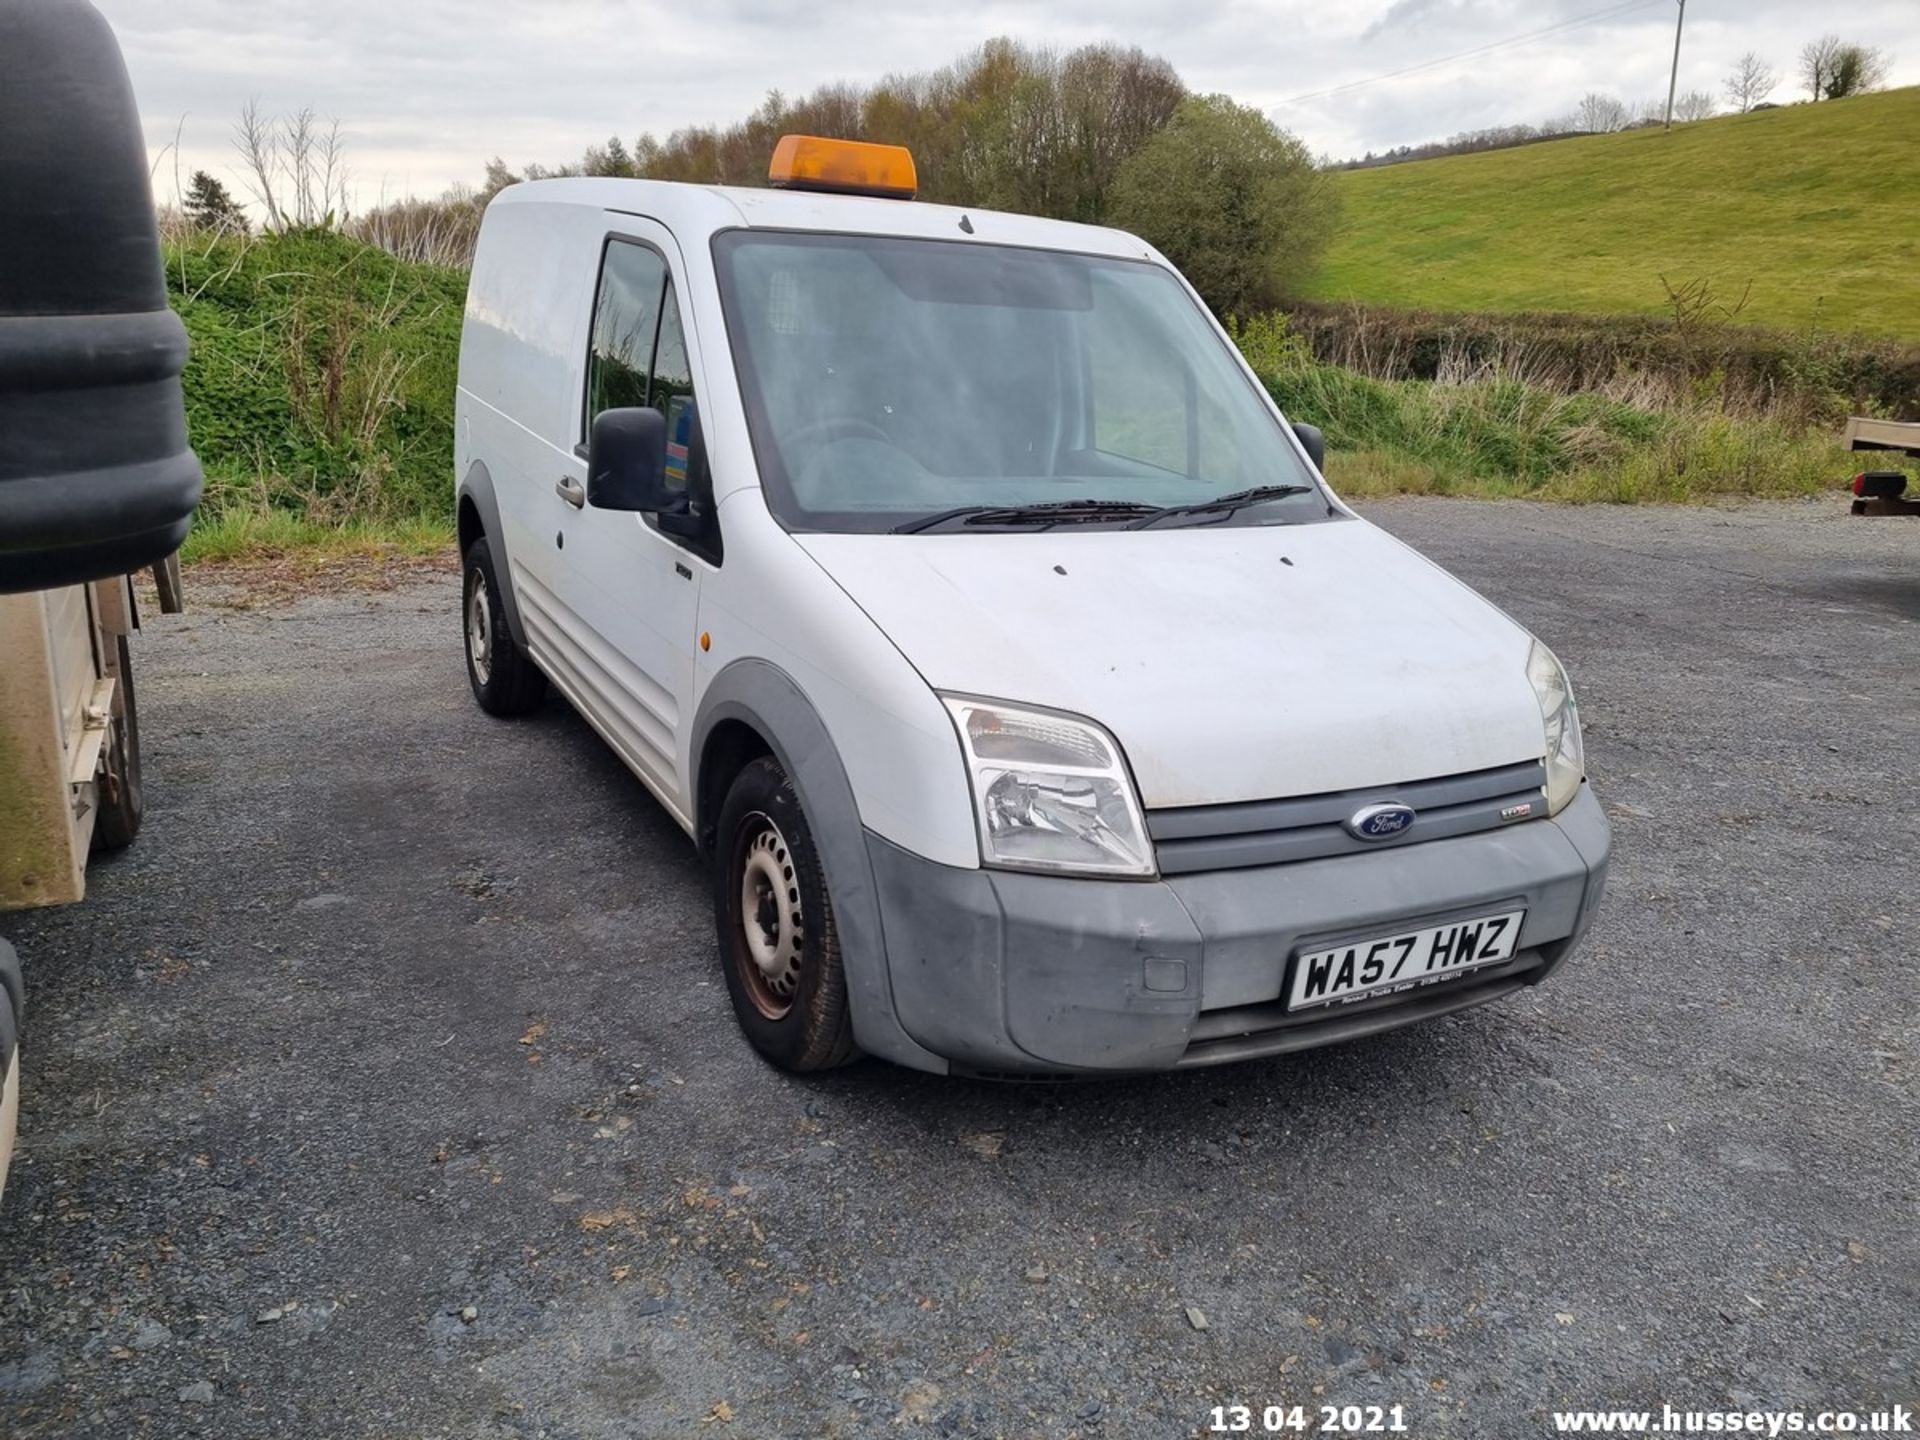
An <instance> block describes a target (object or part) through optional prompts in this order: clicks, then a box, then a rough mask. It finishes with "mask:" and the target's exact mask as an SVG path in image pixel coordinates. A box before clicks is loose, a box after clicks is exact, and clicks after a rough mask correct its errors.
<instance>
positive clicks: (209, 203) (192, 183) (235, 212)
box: [185, 170, 247, 235]
mask: <svg viewBox="0 0 1920 1440" xmlns="http://www.w3.org/2000/svg"><path fill="white" fill-rule="evenodd" d="M185 207H186V212H187V219H188V220H189V221H190V222H192V224H193V225H194V227H195V228H196V229H200V230H230V231H233V232H234V233H235V234H239V235H244V234H246V233H247V212H246V211H244V210H242V209H241V208H240V202H239V201H237V200H235V199H234V198H233V196H232V195H231V194H229V193H228V191H227V187H226V186H225V185H222V184H221V183H220V182H219V180H217V179H216V178H215V177H213V176H212V175H209V174H208V173H207V172H206V171H204V170H196V171H194V172H193V179H191V180H189V181H188V182H187V196H186V201H185Z"/></svg>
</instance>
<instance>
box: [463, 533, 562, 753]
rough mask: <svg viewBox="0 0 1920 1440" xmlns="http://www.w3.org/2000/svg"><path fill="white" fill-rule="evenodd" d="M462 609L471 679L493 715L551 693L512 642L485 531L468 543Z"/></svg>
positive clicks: (516, 710) (524, 707)
mask: <svg viewBox="0 0 1920 1440" xmlns="http://www.w3.org/2000/svg"><path fill="white" fill-rule="evenodd" d="M462 569H463V571H464V577H465V578H464V580H463V581H462V584H461V591H460V614H461V618H462V620H463V621H464V622H465V625H464V628H465V630H466V649H467V682H468V683H469V684H470V685H472V686H473V698H474V699H476V700H478V701H479V702H480V708H481V709H482V710H484V711H486V712H487V713H488V714H489V715H524V714H526V713H527V712H528V711H529V710H531V709H533V708H534V707H535V706H536V705H538V704H539V703H540V702H541V701H542V700H543V699H545V698H546V694H547V677H546V676H544V675H542V674H541V673H540V671H539V668H538V667H537V666H535V665H534V663H533V661H532V660H531V659H530V658H528V656H527V654H526V652H525V651H523V650H522V649H521V648H520V647H519V646H518V645H516V644H514V643H513V635H512V632H510V631H509V630H508V629H507V619H506V611H505V609H504V608H503V607H502V605H501V601H500V578H499V574H498V572H497V571H495V569H494V568H493V552H492V551H491V550H489V549H488V548H487V540H486V537H485V536H484V535H483V536H481V537H480V538H479V539H477V540H475V541H474V542H473V544H471V545H469V546H468V547H467V553H466V558H465V561H464V563H463V566H462Z"/></svg>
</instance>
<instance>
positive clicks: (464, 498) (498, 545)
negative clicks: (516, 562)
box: [454, 460, 527, 650]
mask: <svg viewBox="0 0 1920 1440" xmlns="http://www.w3.org/2000/svg"><path fill="white" fill-rule="evenodd" d="M457 495H458V504H457V507H456V514H455V519H454V524H455V526H456V531H455V533H456V534H457V535H458V537H459V544H460V556H461V560H462V562H463V563H464V561H465V559H466V554H467V549H468V547H469V546H471V545H472V544H473V542H474V541H475V540H478V539H480V538H481V537H483V536H484V537H485V538H486V542H487V548H488V550H490V551H491V552H492V553H493V570H494V580H495V581H496V583H497V584H498V586H499V590H500V609H501V611H502V612H503V613H504V614H505V615H506V617H507V632H508V634H509V635H511V636H512V637H513V643H514V644H516V645H518V646H519V647H520V648H521V649H522V650H525V649H526V648H527V631H526V627H525V626H524V625H523V624H522V623H521V621H520V605H519V602H518V600H517V599H516V598H515V596H514V593H513V565H512V564H511V562H510V561H509V560H508V558H507V536H506V532H505V530H503V529H502V528H501V525H500V501H499V498H498V497H497V496H496V495H495V494H494V489H493V475H492V473H491V472H490V471H488V469H487V467H486V465H485V464H484V463H482V462H481V461H478V460H476V461H474V462H473V464H471V465H470V466H468V467H467V473H466V474H465V475H464V476H462V477H461V480H460V485H459V488H458V491H457Z"/></svg>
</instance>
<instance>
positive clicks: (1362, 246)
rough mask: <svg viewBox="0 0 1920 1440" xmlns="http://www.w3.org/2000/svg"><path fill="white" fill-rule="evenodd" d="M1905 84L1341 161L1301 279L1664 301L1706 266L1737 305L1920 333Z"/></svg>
mask: <svg viewBox="0 0 1920 1440" xmlns="http://www.w3.org/2000/svg"><path fill="white" fill-rule="evenodd" d="M1917 139H1920V87H1912V88H1908V89H1903V90H1891V91H1887V92H1884V93H1882V94H1878V95H1867V96H1862V97H1859V98H1857V99H1851V100H1839V101H1829V102H1826V103H1823V104H1819V105H1791V106H1785V107H1782V108H1780V109H1778V110H1763V111H1760V112H1758V113H1756V114H1749V115H1728V116H1722V117H1720V118H1718V119H1713V120H1703V121H1700V122H1697V123H1695V124H1692V125H1683V126H1676V127H1675V128H1674V130H1673V132H1672V133H1671V134H1667V133H1665V132H1663V131H1661V130H1657V129H1655V130H1633V131H1628V132H1625V133H1623V134H1618V135H1595V136H1586V137H1582V138H1580V139H1574V140H1561V141H1556V142H1555V143H1553V144H1551V145H1530V146H1525V147H1522V148H1519V149H1515V150H1500V151H1494V152H1490V153H1486V154H1478V155H1454V156H1447V157H1445V158H1442V159H1438V160H1419V161H1414V162H1411V163H1408V164H1404V165H1392V166H1387V167H1384V168H1381V169H1376V170H1354V171H1347V172H1343V173H1342V174H1341V175H1340V176H1339V184H1340V188H1341V191H1342V193H1343V195H1344V197H1345V200H1346V216H1345V220H1344V222H1343V225H1342V229H1341V232H1340V234H1339V236H1338V237H1337V238H1336V239H1335V241H1334V243H1333V246H1332V248H1331V250H1330V251H1329V252H1328V255H1327V258H1326V260H1325V262H1324V263H1323V264H1322V266H1321V268H1320V270H1319V272H1318V274H1317V276H1316V277H1315V279H1314V281H1313V284H1312V286H1311V288H1310V290H1309V292H1308V293H1309V295H1310V297H1311V298H1314V299H1321V300H1363V301H1371V302H1375V303H1382V304H1390V305H1407V306H1421V307H1427V308H1432V309H1441V310H1490V311H1515V310H1573V311H1586V312H1645V313H1661V312H1664V311H1665V310H1666V309H1667V305H1666V294H1665V291H1664V290H1663V288H1662V286H1661V276H1662V275H1664V276H1665V277H1666V278H1667V279H1668V280H1669V281H1670V282H1672V283H1673V284H1674V285H1676V286H1678V285H1680V284H1682V283H1684V282H1687V281H1691V280H1695V279H1705V280H1707V281H1708V282H1709V283H1710V284H1711V286H1712V288H1713V292H1714V294H1715V296H1716V297H1724V298H1727V299H1731V300H1737V299H1738V298H1739V296H1740V295H1741V293H1742V292H1743V291H1744V290H1745V289H1746V286H1747V283H1748V281H1752V284H1753V290H1752V295H1751V298H1750V299H1749V300H1748V302H1747V306H1746V309H1745V310H1744V311H1743V312H1741V314H1740V317H1739V318H1740V320H1741V322H1742V323H1751V324H1758V325H1775V326H1782V327H1787V328H1796V329H1797V328H1801V327H1805V326H1809V325H1817V326H1819V327H1821V328H1825V329H1835V330H1855V329H1857V330H1861V331H1865V332H1869V333H1874V334H1883V335H1893V336H1899V337H1902V338H1906V339H1916V338H1920V143H1916V140H1917Z"/></svg>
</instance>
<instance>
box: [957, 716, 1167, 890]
mask: <svg viewBox="0 0 1920 1440" xmlns="http://www.w3.org/2000/svg"><path fill="white" fill-rule="evenodd" d="M940 698H941V699H942V700H943V701H944V702H945V703H946V707H947V709H948V710H949V711H950V712H952V715H953V723H954V726H955V727H956V728H957V729H958V730H959V732H960V743H961V745H962V746H963V747H964V748H965V750H966V753H967V769H968V772H969V773H970V774H971V776H972V778H973V811H974V819H975V821H976V822H977V823H978V825H979V828H980V858H981V859H982V860H983V861H984V862H985V863H986V864H988V865H998V866H1000V867H1002V868H1004V869H1008V870H1043V871H1049V872H1053V873H1068V874H1076V875H1151V874H1153V873H1154V867H1153V847H1152V846H1150V845H1149V844H1148V843H1147V824H1146V820H1145V819H1144V818H1143V817H1142V815H1141V813H1140V800H1139V797H1138V796H1136V795H1135V794H1134V793H1133V777H1132V776H1130V775H1128V774H1127V767H1126V762H1125V761H1124V760H1122V759H1121V757H1120V747H1119V746H1118V745H1116V744H1115V743H1114V740H1113V737H1112V736H1111V735H1109V734H1107V732H1106V731H1104V730H1102V729H1101V728H1100V727H1099V726H1098V725H1095V724H1094V723H1093V722H1092V721H1090V720H1076V719H1074V718H1073V717H1072V716H1069V715H1056V714H1054V713H1053V712H1052V711H1049V710H1027V709H1023V708H1021V707H1020V706H1017V705H1002V704H999V703H997V702H992V701H986V700H970V699H967V698H966V697H964V696H958V695H943V696H941V697H940Z"/></svg>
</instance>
